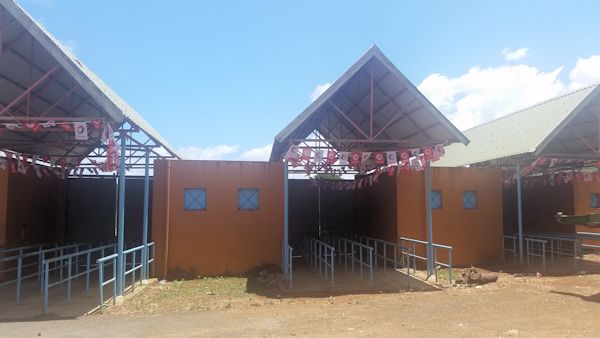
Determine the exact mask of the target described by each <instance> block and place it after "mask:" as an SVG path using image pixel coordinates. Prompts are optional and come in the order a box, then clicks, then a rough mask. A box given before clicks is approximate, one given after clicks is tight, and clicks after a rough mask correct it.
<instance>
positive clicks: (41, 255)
mask: <svg viewBox="0 0 600 338" xmlns="http://www.w3.org/2000/svg"><path fill="white" fill-rule="evenodd" d="M83 245H84V244H69V245H64V246H55V247H51V248H47V249H42V248H43V247H44V246H46V245H39V246H30V247H27V248H26V249H25V247H21V248H15V249H18V250H12V249H11V250H7V251H5V252H4V253H5V254H6V253H7V252H9V253H16V254H14V255H12V256H8V257H3V258H1V259H0V263H3V265H4V264H6V263H8V264H10V265H11V266H10V267H8V268H4V269H3V270H0V275H3V276H6V275H7V274H9V273H11V272H14V277H13V278H11V279H7V280H5V281H3V282H2V283H0V287H3V286H7V285H10V284H13V283H14V284H15V285H16V303H17V304H20V302H21V284H22V282H23V281H24V280H26V279H29V278H32V277H38V280H40V281H41V276H42V269H43V261H44V259H46V258H47V257H48V256H49V257H57V256H60V255H63V254H65V253H71V252H76V251H78V250H79V248H81V247H82V246H83ZM34 248H37V251H36V250H34ZM12 262H15V263H14V265H12ZM34 266H36V267H37V269H36V270H34V272H31V271H32V269H31V268H32V267H34ZM62 269H63V265H59V264H55V265H54V266H53V267H51V271H54V270H59V271H60V274H61V275H62V273H63V270H62ZM8 278H10V277H8ZM40 289H43V283H40Z"/></svg>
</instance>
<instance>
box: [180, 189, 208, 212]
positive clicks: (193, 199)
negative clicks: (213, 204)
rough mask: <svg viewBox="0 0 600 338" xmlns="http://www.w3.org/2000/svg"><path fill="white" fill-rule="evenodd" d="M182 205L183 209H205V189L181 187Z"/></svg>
mask: <svg viewBox="0 0 600 338" xmlns="http://www.w3.org/2000/svg"><path fill="white" fill-rule="evenodd" d="M183 206H184V209H185V210H206V189H199V188H190V189H183Z"/></svg>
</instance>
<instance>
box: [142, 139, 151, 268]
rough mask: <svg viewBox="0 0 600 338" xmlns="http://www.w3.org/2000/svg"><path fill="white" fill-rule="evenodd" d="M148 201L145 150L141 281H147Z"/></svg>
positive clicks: (148, 165)
mask: <svg viewBox="0 0 600 338" xmlns="http://www.w3.org/2000/svg"><path fill="white" fill-rule="evenodd" d="M149 200H150V151H148V150H146V167H145V168H144V219H143V222H142V228H143V230H142V244H143V245H144V249H142V279H148V217H149V216H148V212H149V211H148V204H149Z"/></svg>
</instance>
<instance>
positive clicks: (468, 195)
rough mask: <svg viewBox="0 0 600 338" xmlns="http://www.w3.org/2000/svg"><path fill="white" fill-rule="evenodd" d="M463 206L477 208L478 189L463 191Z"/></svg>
mask: <svg viewBox="0 0 600 338" xmlns="http://www.w3.org/2000/svg"><path fill="white" fill-rule="evenodd" d="M463 208H465V209H477V191H463Z"/></svg>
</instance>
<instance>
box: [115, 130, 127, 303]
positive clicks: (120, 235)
mask: <svg viewBox="0 0 600 338" xmlns="http://www.w3.org/2000/svg"><path fill="white" fill-rule="evenodd" d="M126 141H127V134H126V132H125V131H121V154H120V155H121V156H120V158H119V208H118V224H117V227H118V228H117V254H118V256H117V280H116V282H117V284H116V285H117V293H118V294H119V295H123V289H124V287H123V285H124V284H125V276H124V273H123V272H124V265H123V258H124V257H123V246H124V243H125V156H126V154H125V151H126V150H127V147H126V145H127V142H126Z"/></svg>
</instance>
